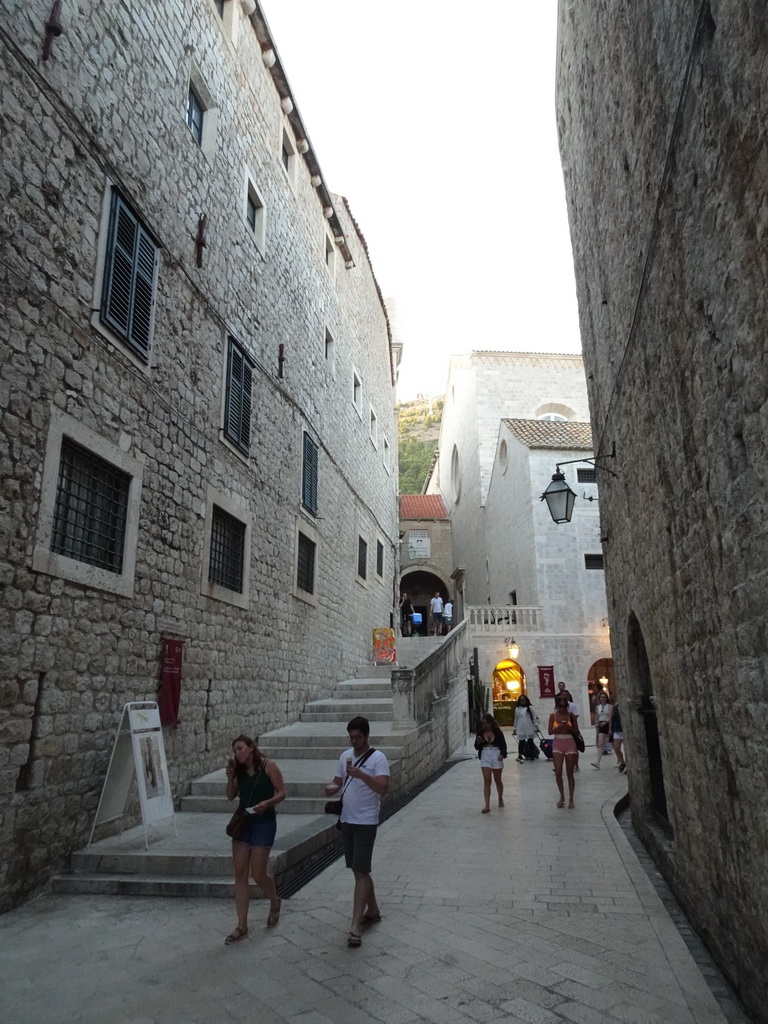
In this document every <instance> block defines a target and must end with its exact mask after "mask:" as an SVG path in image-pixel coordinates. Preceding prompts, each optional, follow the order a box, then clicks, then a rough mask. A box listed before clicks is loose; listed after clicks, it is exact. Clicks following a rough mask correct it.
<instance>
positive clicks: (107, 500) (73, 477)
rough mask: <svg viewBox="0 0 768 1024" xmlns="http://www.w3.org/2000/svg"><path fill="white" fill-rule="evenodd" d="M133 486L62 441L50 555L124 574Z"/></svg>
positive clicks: (104, 464) (89, 454) (126, 476)
mask: <svg viewBox="0 0 768 1024" xmlns="http://www.w3.org/2000/svg"><path fill="white" fill-rule="evenodd" d="M130 483H131V477H130V475H129V474H128V473H124V472H123V471H122V470H120V469H117V468H116V467H115V466H113V465H111V463H109V462H106V461H105V460H104V459H102V458H99V456H98V455H94V454H93V452H89V451H88V449H87V448H83V447H81V446H80V445H79V444H76V443H75V442H74V441H71V440H70V439H69V438H68V437H63V438H62V442H61V456H60V460H59V479H58V484H57V488H56V504H55V508H54V515H53V533H52V536H51V551H53V552H55V553H56V554H59V555H65V556H66V557H67V558H74V559H76V560H77V561H78V562H86V563H88V564H89V565H95V566H98V567H99V568H100V569H106V570H107V571H108V572H114V573H118V574H119V573H121V572H122V569H123V547H124V544H125V530H126V520H127V516H128V492H129V488H130Z"/></svg>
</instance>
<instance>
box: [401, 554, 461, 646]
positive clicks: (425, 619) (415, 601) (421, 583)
mask: <svg viewBox="0 0 768 1024" xmlns="http://www.w3.org/2000/svg"><path fill="white" fill-rule="evenodd" d="M436 591H438V592H439V593H440V596H441V597H442V599H443V601H447V600H448V598H449V597H453V592H452V590H451V587H450V583H449V582H448V581H447V580H446V579H445V577H444V576H443V574H442V573H441V572H440V571H439V570H438V569H436V568H434V567H433V566H431V565H429V564H420V565H419V567H418V568H413V569H406V570H405V571H404V572H403V575H402V576H401V577H400V593H401V594H404V593H405V594H408V596H409V597H410V599H411V604H412V605H413V610H414V611H415V612H418V613H419V614H420V615H421V617H422V621H421V624H420V625H419V626H414V629H413V632H414V633H418V634H419V635H420V636H426V635H427V631H428V623H429V602H430V600H431V598H433V597H434V595H435V592H436Z"/></svg>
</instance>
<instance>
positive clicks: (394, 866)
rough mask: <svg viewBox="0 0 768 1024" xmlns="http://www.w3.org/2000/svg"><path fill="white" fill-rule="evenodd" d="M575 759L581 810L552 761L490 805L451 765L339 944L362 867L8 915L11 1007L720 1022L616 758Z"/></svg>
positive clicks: (296, 1020) (100, 1013)
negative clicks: (238, 887) (376, 906)
mask: <svg viewBox="0 0 768 1024" xmlns="http://www.w3.org/2000/svg"><path fill="white" fill-rule="evenodd" d="M603 764H604V767H603V768H602V769H601V771H599V772H597V771H594V770H593V769H591V768H590V767H589V759H588V758H582V765H583V767H582V771H581V772H580V774H579V776H577V778H578V786H577V792H576V809H575V810H572V811H569V810H559V809H557V808H556V807H555V798H556V793H555V785H554V776H553V774H552V772H551V766H550V763H549V762H546V761H544V759H543V758H542V759H540V761H539V762H537V763H536V764H522V765H518V764H516V763H515V762H514V760H513V759H512V758H510V759H509V761H508V762H507V767H506V768H505V771H504V778H505V784H506V791H505V802H506V807H505V808H504V809H497V808H496V806H495V800H494V801H493V804H494V806H493V810H492V811H491V813H490V814H486V815H481V814H480V808H481V806H482V783H481V775H480V769H479V766H478V763H477V761H476V760H465V761H461V762H459V763H458V764H457V765H456V767H454V768H453V769H451V770H450V771H449V772H447V773H446V774H445V775H443V776H442V777H441V778H440V779H438V781H437V782H436V783H435V784H434V785H432V786H431V787H430V788H429V789H428V790H426V791H425V792H424V793H422V794H421V795H420V796H418V797H417V798H416V799H415V800H413V801H412V802H411V803H410V804H408V805H407V806H406V807H405V808H404V809H403V810H402V811H400V812H399V813H398V814H396V815H394V816H393V817H392V818H391V819H389V820H388V821H387V822H385V824H384V825H382V827H381V828H380V830H379V836H378V840H377V844H376V851H375V854H374V878H375V881H376V887H377V893H378V896H379V900H380V903H381V909H382V914H383V920H382V921H381V922H380V923H378V924H372V925H369V926H368V927H367V928H366V930H365V934H364V936H363V944H362V947H361V948H359V949H350V948H348V947H347V945H346V941H345V938H346V932H347V929H348V926H349V915H350V910H351V892H352V878H351V874H350V872H348V871H347V870H346V869H345V868H344V866H343V862H341V861H338V862H336V863H335V864H333V865H332V866H331V867H330V868H328V869H326V870H325V871H324V872H323V873H322V874H321V875H319V876H318V877H317V878H315V879H314V880H313V881H312V882H310V883H309V884H308V885H307V886H305V887H304V888H303V889H302V890H301V891H300V892H298V893H297V894H296V895H295V896H293V897H292V898H291V899H290V900H286V901H285V902H284V904H283V914H282V918H281V921H280V923H279V925H278V926H277V928H275V929H273V930H270V931H267V930H266V928H264V926H263V924H262V922H263V921H265V920H266V915H267V907H266V905H265V904H264V903H262V902H261V901H259V902H256V903H254V904H253V905H252V908H251V930H250V934H249V937H248V938H247V940H245V941H243V942H240V943H239V944H237V945H234V946H231V947H225V946H224V942H223V938H224V936H225V934H226V933H227V932H228V931H230V930H231V928H232V927H233V926H234V924H235V915H234V908H233V906H232V905H231V904H230V903H229V902H228V901H226V900H211V899H207V900H203V899H195V900H189V899H157V898H120V897H97V896H44V897H42V898H40V899H37V900H35V901H32V902H31V903H28V904H27V905H25V906H24V907H22V908H20V909H19V910H16V911H12V912H11V913H9V914H6V915H5V916H4V917H2V918H0V950H1V951H2V952H1V953H0V992H1V993H2V997H1V998H0V1021H2V1024H27V1022H34V1024H39V1022H40V1020H46V1021H47V1022H49V1024H70V1022H78V1024H103V1022H109V1024H225V1022H230V1021H237V1022H239V1024H240V1022H242V1021H244V1020H253V1021H256V1022H257V1024H278V1022H285V1021H290V1022H291V1024H379V1022H383V1024H409V1022H411V1021H415V1022H421V1021H429V1022H435V1024H450V1022H452V1021H468V1022H471V1021H479V1022H484V1024H485V1022H492V1021H510V1022H512V1024H517V1022H520V1024H522V1022H525V1024H556V1022H576V1024H605V1022H609V1021H621V1022H627V1024H724V1022H726V1017H725V1016H723V1014H722V1012H721V1010H720V1008H719V1006H718V1004H717V1002H716V1001H715V999H714V997H713V995H712V993H711V991H710V988H709V987H708V985H707V983H706V981H705V979H704V976H703V974H702V971H701V969H700V968H699V967H698V966H697V964H696V963H695V962H694V959H693V958H692V956H691V954H690V952H689V951H688V948H687V946H686V944H685V942H684V941H683V938H682V937H681V935H680V933H679V932H678V929H677V928H676V926H675V925H674V924H673V922H672V920H671V918H670V916H669V914H668V912H667V910H666V909H665V907H664V905H663V903H662V901H661V899H660V898H659V896H658V895H657V893H656V891H655V890H654V886H653V885H652V883H651V881H649V879H648V877H647V875H646V874H645V872H644V870H643V869H642V867H641V866H640V863H639V861H638V859H637V856H636V854H635V853H634V852H633V850H632V848H631V846H630V844H629V842H628V841H627V838H626V836H625V835H624V833H623V831H622V829H621V828H620V827H619V825H618V823H617V822H616V820H615V818H614V816H613V813H612V808H613V807H614V805H615V804H616V802H617V801H618V799H619V798H620V797H621V796H622V794H623V793H624V792H625V790H626V780H625V779H624V778H622V777H621V776H619V775H618V773H617V772H616V770H615V768H614V766H613V762H612V760H609V759H608V758H607V757H606V758H605V759H604V762H603Z"/></svg>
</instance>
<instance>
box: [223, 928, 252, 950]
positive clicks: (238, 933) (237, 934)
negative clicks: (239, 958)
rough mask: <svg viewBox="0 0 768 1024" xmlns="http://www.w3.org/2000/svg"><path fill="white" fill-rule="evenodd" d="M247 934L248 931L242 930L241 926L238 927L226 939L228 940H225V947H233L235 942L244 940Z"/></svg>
mask: <svg viewBox="0 0 768 1024" xmlns="http://www.w3.org/2000/svg"><path fill="white" fill-rule="evenodd" d="M247 934H248V929H247V928H242V927H241V926H240V925H238V926H237V928H235V930H234V931H233V932H232V933H231V934H229V935H228V936H227V937H226V939H224V945H225V946H231V945H232V943H233V942H239V941H240V940H241V939H244V938H245V937H246V935H247Z"/></svg>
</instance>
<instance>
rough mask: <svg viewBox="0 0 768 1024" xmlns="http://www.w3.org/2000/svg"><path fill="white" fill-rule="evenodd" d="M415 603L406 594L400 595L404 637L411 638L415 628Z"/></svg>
mask: <svg viewBox="0 0 768 1024" xmlns="http://www.w3.org/2000/svg"><path fill="white" fill-rule="evenodd" d="M412 615H413V603H412V601H411V599H410V597H408V595H407V594H406V593H402V594H401V595H400V622H401V629H402V633H403V636H410V635H411V629H412V628H413V620H412V619H411V616H412Z"/></svg>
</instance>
